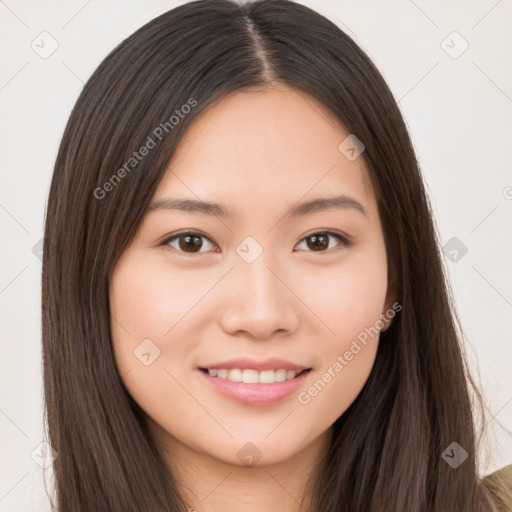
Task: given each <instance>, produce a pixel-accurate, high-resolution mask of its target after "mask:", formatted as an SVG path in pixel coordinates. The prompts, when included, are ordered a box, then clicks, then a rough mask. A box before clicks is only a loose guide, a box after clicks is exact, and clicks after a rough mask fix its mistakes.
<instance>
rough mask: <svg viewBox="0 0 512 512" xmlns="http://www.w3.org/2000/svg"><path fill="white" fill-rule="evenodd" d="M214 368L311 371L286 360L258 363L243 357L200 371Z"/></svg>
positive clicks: (221, 362)
mask: <svg viewBox="0 0 512 512" xmlns="http://www.w3.org/2000/svg"><path fill="white" fill-rule="evenodd" d="M213 368H217V369H218V368H226V369H228V370H231V369H234V368H240V369H242V370H245V369H251V370H257V371H263V370H279V369H284V370H295V371H297V372H299V371H302V370H306V369H309V367H307V366H304V365H301V364H295V363H292V362H290V361H286V360H285V359H279V358H276V357H273V358H271V359H265V360H262V361H257V360H255V359H249V358H247V357H242V358H239V359H230V360H229V361H220V362H218V363H214V364H209V365H208V366H201V367H200V369H204V370H211V369H213Z"/></svg>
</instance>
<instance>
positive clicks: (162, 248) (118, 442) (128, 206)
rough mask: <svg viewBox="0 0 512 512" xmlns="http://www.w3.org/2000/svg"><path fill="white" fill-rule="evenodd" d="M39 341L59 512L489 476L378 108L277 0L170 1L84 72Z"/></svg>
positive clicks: (362, 79)
mask: <svg viewBox="0 0 512 512" xmlns="http://www.w3.org/2000/svg"><path fill="white" fill-rule="evenodd" d="M43 349H44V350H43V352H44V378H45V395H46V396H45V399H46V406H47V420H48V428H49V435H50V441H51V444H52V446H53V448H54V449H55V450H56V451H57V453H58V454H59V455H58V457H57V459H56V460H55V463H54V470H55V479H56V491H57V495H56V501H57V506H58V510H60V511H61V512H68V511H79V510H84V511H86V510H87V511H89V510H108V511H123V512H126V511H131V510H133V511H135V510H137V511H141V510H148V511H149V510H151V511H156V510H159V511H160V510H161V511H163V510H166V511H169V510H173V511H174V510H176V511H177V510H187V509H188V510H198V511H210V510H224V511H226V510H231V509H235V507H236V509H237V510H253V511H254V510H281V511H292V510H293V511H295V510H299V509H303V510H307V511H311V512H313V511H314V512H316V511H320V510H322V511H335V510H336V511H337V510H344V511H349V510H350V511H365V512H369V511H372V512H373V511H391V510H392V511H394V512H401V511H403V512H406V511H407V512H410V511H429V512H437V511H484V510H492V507H493V506H494V505H493V500H494V501H495V500H496V498H495V496H496V492H498V493H499V492H500V491H499V490H498V491H495V492H494V494H493V493H491V492H489V490H488V488H489V487H490V486H489V485H482V483H481V482H480V481H479V477H478V472H477V467H478V458H477V455H478V437H479V436H478V435H475V433H474V423H473V417H472V410H471V404H472V402H471V397H472V393H473V392H475V393H476V396H477V397H479V394H478V391H477V390H476V388H474V386H473V383H472V380H471V378H470V376H469V374H468V372H467V369H466V365H465V362H464V360H463V357H462V353H461V348H460V336H459V334H458V331H457V324H456V321H455V316H454V313H453V312H452V305H451V301H450V297H449V293H448V290H447V287H446V285H445V280H444V275H443V270H442V264H441V260H440V256H439V252H438V249H437V240H436V234H435V231H434V227H433V221H432V215H431V211H430V208H429V204H428V201H427V198H426V194H425V190H424V186H423V183H422V179H421V174H420V171H419V166H418V163H417V160H416V157H415V154H414V151H413V148H412V145H411V142H410V139H409V135H408V133H407V130H406V126H405V124H404V121H403V119H402V116H401V114H400V111H399V109H398V107H397V104H396V102H395V100H394V99H393V96H392V94H391V92H390V91H389V88H388V87H387V85H386V84H385V82H384V80H383V78H382V77H381V75H380V73H379V72H378V70H377V69H376V68H375V66H374V65H373V64H372V62H371V61H370V60H369V58H368V57H367V56H366V55H365V54H364V53H363V52H362V50H361V49H360V48H359V47H358V46H357V45H356V44H355V43H354V42H353V41H352V40H351V39H350V38H349V37H348V36H347V35H346V34H344V33H343V32H342V31H341V30H340V29H339V28H337V27H336V26H335V25H334V24H332V23H331V22H329V21H328V20H326V19H325V18H323V17H322V16H320V15H319V14H317V13H315V12H314V11H312V10H310V9H308V8H306V7H303V6H301V5H297V4H294V3H291V2H288V1H286V0H277V1H271V0H270V1H269V0H262V1H257V2H254V3H247V4H245V5H238V4H236V3H233V2H230V1H227V0H210V1H198V2H192V3H189V4H185V5H182V6H180V7H178V8H176V9H173V10H171V11H169V12H167V13H165V14H163V15H162V16H160V17H158V18H156V19H155V20H153V21H151V22H150V23H148V24H147V25H145V26H144V27H142V28H141V29H139V30H138V31H137V32H136V33H134V34H133V35H132V36H130V37H129V38H128V39H126V40H125V41H124V42H123V43H121V44H120V45H119V46H118V47H117V48H116V49H115V50H114V51H113V52H112V53H111V54H110V55H109V56H108V57H107V58H106V59H105V60H104V61H103V62H102V64H101V65H100V66H99V68H98V69H97V70H96V72H95V73H94V74H93V76H92V77H91V78H90V80H89V81H88V83H87V84H86V86H85V87H84V90H83V92H82V94H81V95H80V97H79V99H78V101H77V104H76V106H75V108H74V110H73V112H72V114H71V117H70V119H69V122H68V126H67V128H66V131H65V133H64V136H63V139H62V143H61V147H60V151H59V154H58V157H57V162H56V165H55V171H54V175H53V180H52V185H51V190H50V196H49V200H48V211H47V219H46V231H45V250H44V261H43ZM480 407H482V406H480Z"/></svg>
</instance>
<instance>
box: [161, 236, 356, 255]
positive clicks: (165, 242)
mask: <svg viewBox="0 0 512 512" xmlns="http://www.w3.org/2000/svg"><path fill="white" fill-rule="evenodd" d="M184 235H195V236H200V237H203V238H206V239H207V240H208V241H209V242H211V243H214V242H213V241H212V240H211V239H210V237H208V236H207V235H206V234H205V233H203V232H202V231H195V230H194V231H181V232H179V233H175V234H173V235H172V236H170V237H167V238H166V239H165V240H163V241H162V242H161V243H160V244H159V246H168V247H170V246H169V244H170V243H171V242H172V241H174V240H177V239H179V238H180V237H181V236H184ZM315 235H328V236H332V237H334V238H336V239H337V240H339V241H340V242H341V243H340V245H342V246H344V247H350V246H351V245H352V241H351V240H349V239H348V238H347V237H346V236H344V235H342V234H341V233H338V232H336V231H330V230H325V231H315V232H314V233H311V234H309V235H307V236H305V237H303V238H301V240H300V241H299V244H300V243H301V242H303V241H304V240H306V239H307V238H310V237H313V236H315ZM171 249H174V250H175V251H177V252H178V253H180V254H183V255H185V256H195V255H198V254H204V252H208V251H204V252H196V253H194V252H191V253H186V252H184V251H180V250H179V249H176V248H175V247H171ZM332 249H333V248H331V249H327V250H323V251H306V252H312V253H314V252H319V253H327V252H329V251H331V250H332Z"/></svg>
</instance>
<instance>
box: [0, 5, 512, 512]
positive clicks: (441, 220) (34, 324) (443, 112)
mask: <svg viewBox="0 0 512 512" xmlns="http://www.w3.org/2000/svg"><path fill="white" fill-rule="evenodd" d="M180 3H184V2H177V1H157V0H154V1H143V0H138V1H133V0H132V1H119V0H117V1H105V0H103V1H100V0H89V1H60V2H49V1H35V0H31V1H28V0H27V1H23V0H0V20H1V27H2V28H1V30H0V44H1V48H2V49H3V51H2V56H1V68H0V108H1V118H0V141H1V142H0V144H1V149H2V159H1V165H2V177H1V185H2V186H1V189H0V190H1V192H0V222H1V227H2V248H1V261H2V265H1V273H0V306H1V314H2V319H1V324H0V325H1V329H2V338H1V343H2V358H1V360H0V378H1V384H2V388H1V395H0V429H1V436H0V439H1V440H2V445H1V460H2V464H1V466H0V511H2V512H6V511H20V512H21V511H24V512H26V511H28V510H30V511H31V510H48V505H47V503H46V500H45V497H44V487H43V470H42V469H41V467H39V466H38V464H37V463H36V462H35V460H33V458H32V457H31V453H32V452H33V451H34V450H36V452H35V456H34V458H35V459H36V460H40V459H38V457H37V453H38V451H37V450H38V448H37V447H38V445H39V444H40V443H41V441H43V424H42V401H41V393H42V389H41V357H40V272H41V262H40V259H39V257H38V252H37V244H38V242H39V240H40V239H41V237H42V230H43V219H44V208H45V203H46V196H47V193H48V187H49V183H50V178H51V173H52V168H53V164H54V160H55V156H56V153H57V148H58V144H59V141H60V138H61V136H62V132H63V129H64V126H65V123H66V121H67V118H68V116H69V113H70V111H71V108H72V106H73V104H74V102H75V100H76V98H77V96H78V94H79V93H80V90H81V88H82V86H83V84H84V82H85V81H86V79H87V78H88V77H89V76H90V75H91V73H92V72H93V71H94V69H95V68H96V67H97V66H98V64H99V63H100V61H101V60H102V59H103V58H104V57H105V56H106V54H107V53H108V52H109V51H110V50H111V49H112V48H113V47H114V46H115V45H117V44H118V43H119V42H120V41H121V40H122V39H124V38H125V37H126V36H128V35H129V34H131V33H132V32H133V31H134V30H136V29H137V28H139V27H140V26H142V25H143V24H144V23H146V22H147V21H149V20H150V19H152V18H154V17H155V16H157V15H159V14H161V13H162V12H164V11H166V10H168V9H170V8H172V7H174V6H176V5H178V4H180ZM303 3H304V4H305V5H308V6H310V7H313V8H314V9H316V10H318V11H319V12H321V13H323V14H324V15H326V16H328V17H329V18H330V19H331V20H333V21H334V22H336V23H337V24H338V25H339V26H340V27H341V28H343V29H344V30H345V31H346V32H348V34H349V35H351V36H352V37H353V38H354V39H355V40H356V41H357V42H358V43H359V44H360V45H361V47H362V48H363V49H364V50H365V51H366V52H367V53H368V54H369V55H370V57H371V58H372V59H373V60H374V62H375V63H376V65H377V66H378V68H379V69H380V70H381V72H382V74H383V75H384V78H385V79H386V80H387V82H388V83H389V85H390V87H391V89H392V91H393V93H394V94H395V97H396V98H397V99H398V100H399V102H400V106H401V109H402V111H403V113H404V116H405V118H406V121H407V124H408V126H409V129H410V132H411V135H412V138H413V141H414V144H415V147H416V150H417V153H418V156H419V158H420V162H421V165H422V168H423V172H424V175H425V179H426V182H427V185H428V188H429V192H430V197H431V200H432V203H433V206H434V209H435V213H436V218H437V223H438V227H439V232H440V239H441V241H442V245H444V244H446V243H447V242H448V241H449V240H450V239H451V238H453V237H457V238H458V239H459V240H460V241H461V242H462V243H463V244H464V245H465V246H466V247H467V248H468V251H467V253H466V254H464V255H462V253H461V252H460V251H459V252H458V255H457V258H458V261H455V262H453V261H450V258H452V259H453V257H454V254H453V253H452V254H451V255H450V254H448V256H447V258H446V266H447V269H448V271H449V273H450V276H451V281H452V284H453V291H454V295H455V299H456V305H457V307H458V311H459V314H460V317H461V319H462V323H463V326H464V329H465V331H466V334H467V336H468V340H469V343H468V347H467V352H468V358H469V360H470V364H471V367H472V368H473V372H474V375H475V377H476V379H477V381H479V382H480V385H481V388H482V390H483V392H484V394H485V397H486V399H487V401H488V404H489V409H490V413H491V417H490V418H489V422H488V425H487V426H488V428H489V434H488V436H487V439H486V445H488V449H487V450H485V451H484V452H483V460H482V464H481V472H482V474H487V473H489V472H491V471H493V470H494V469H497V468H499V467H502V466H503V465H505V464H510V463H511V462H512V437H511V435H510V433H507V432H506V430H504V429H502V428H501V427H500V425H499V424H501V425H503V426H504V427H506V428H508V429H509V430H510V427H511V426H512V377H511V373H512V371H511V368H510V362H511V357H510V321H509V319H510V315H511V312H512V280H511V270H510V262H511V261H512V244H511V241H510V240H511V237H510V235H511V230H510V226H511V222H510V221H511V218H512V173H511V168H512V166H511V160H512V151H511V145H512V144H511V143H512V139H511V132H512V117H511V113H512V68H511V66H510V63H511V62H512V59H511V56H512V40H511V37H510V32H511V27H512V25H511V22H512V2H511V1H510V0H500V1H496V0H478V1H475V0H473V1H440V0H438V1H432V0H431V1H426V0H415V1H414V2H413V1H411V0H395V1H386V2H382V1H369V0H365V1H359V2H358V1H345V0H341V1H335V0H322V1H320V0H317V1H307V2H303ZM43 31H47V32H48V33H49V34H51V37H52V38H54V39H55V40H56V41H57V43H58V45H59V46H58V48H57V50H56V51H55V52H54V53H53V54H52V55H51V56H49V57H48V58H46V59H43V58H41V57H40V56H39V54H38V53H36V52H35V51H34V50H33V49H32V47H31V44H32V42H33V41H35V42H34V43H33V44H34V45H39V47H40V48H41V50H40V51H43V50H42V46H43V45H44V48H46V49H48V48H50V43H51V41H50V39H48V37H49V36H40V34H41V32H43ZM454 31H456V32H458V33H459V34H460V36H461V37H462V38H463V39H464V40H465V41H466V42H467V43H468V44H469V47H468V48H467V50H466V51H464V53H462V54H461V55H460V56H458V57H457V58H453V56H455V55H456V54H458V53H459V52H460V50H461V49H463V47H464V46H463V45H464V41H463V40H462V39H460V38H458V36H456V35H453V34H452V33H453V32H454ZM43 37H46V38H47V39H45V40H44V41H43V42H41V38H43ZM443 41H445V42H444V43H443ZM449 53H451V54H452V56H450V55H449ZM452 243H453V242H452ZM34 246H35V249H34ZM461 255H462V256H461ZM411 457H414V453H411Z"/></svg>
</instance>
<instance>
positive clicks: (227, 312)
mask: <svg viewBox="0 0 512 512" xmlns="http://www.w3.org/2000/svg"><path fill="white" fill-rule="evenodd" d="M348 135H349V133H348V132H347V131H346V130H344V129H343V127H342V126H340V125H338V124H336V123H335V122H334V120H333V118H332V116H331V115H330V114H329V113H328V112H327V111H326V110H325V108H324V107H323V106H322V105H320V104H319V103H317V102H316V101H315V100H314V99H313V98H311V97H310V96H308V95H305V94H303V93H299V92H296V91H294V90H292V89H289V88H286V87H275V88H269V89H264V90H251V91H245V92H238V93H235V94H232V95H230V96H228V97H225V98H223V99H222V100H220V101H219V102H217V103H216V104H214V105H212V106H210V107H209V108H208V109H207V110H205V111H204V112H203V113H202V114H201V115H200V116H199V117H198V118H196V120H195V121H194V123H193V124H192V125H191V127H190V128H189V129H188V131H187V133H186V135H185V137H184V139H182V141H181V143H180V146H179V148H178V151H177V153H176V154H175V157H174V159H173V160H172V162H171V164H170V166H169V169H168V171H167V173H166V175H165V177H164V179H163V180H162V181H161V182H160V184H159V186H158V189H157V190H156V193H155V195H154V197H153V200H152V203H151V204H152V205H153V207H152V208H150V209H148V212H147V213H146V215H145V217H144V219H143V221H142V223H141V224H140V226H139V228H138V231H137V233H136V236H135V237H134V239H133V241H132V242H131V245H129V247H128V248H127V249H126V250H125V252H124V253H123V254H122V255H121V258H120V260H119V261H118V263H117V265H116V267H115V269H114V272H113V274H112V278H111V281H110V302H111V313H112V323H111V328H112V335H113V344H114V351H115V357H116V362H117V365H118V368H119V371H120V374H121V375H122V376H123V380H124V383H125V386H126V388H127V390H128V392H129V393H130V394H131V396H132V397H133V399H134V400H135V401H136V402H137V403H138V404H139V406H140V407H141V408H142V409H143V411H144V412H145V413H146V415H147V421H148V423H149V425H150V428H151V429H153V431H154V432H155V434H156V433H157V435H158V438H159V439H160V440H162V441H163V442H164V443H165V444H166V446H167V447H173V446H176V447H177V446H180V447H181V448H182V449H189V450H193V451H194V452H195V453H201V454H204V455H206V456H208V457H210V458H214V459H217V460H219V461H223V462H225V463H229V464H236V465H242V464H246V463H247V461H248V460H253V461H254V462H257V461H258V460H259V463H260V464H263V463H268V464H271V463H276V462H279V461H284V460H287V459H290V458H292V457H293V456H295V455H296V454H298V453H300V452H301V451H302V450H305V449H306V448H307V447H308V446H309V445H311V444H312V443H314V442H315V441H316V440H318V439H319V438H320V437H321V436H324V435H325V434H326V433H327V432H329V431H330V427H331V426H332V424H333V423H334V421H335V420H336V419H337V418H339V417H340V416H341V415H342V414H343V413H344V412H345V411H346V409H347V408H348V407H349V406H350V404H351V403H352V402H353V401H354V399H355V398H356V397H357V395H358V394H359V392H360V391H361V389H362V387H363V385H364V384H365V382H366V380H367V378H368V376H369V373H370V371H371V368H372V366H373V364H374V360H375V356H376V351H377V346H378V333H377V334H375V332H376V330H378V329H379V328H380V329H382V328H386V326H387V325H388V321H387V318H388V316H387V314H386V312H387V311H389V308H390V307H391V305H392V303H393V294H392V291H391V290H390V288H389V287H388V280H387V275H388V273H387V261H386V252H385V245H384V239H383V232H382V227H381V224H380V220H379V216H378V211H377V204H376V199H375V197H374V194H373V192H372V188H371V185H370V181H369V176H368V173H367V170H366V169H365V166H364V162H363V158H362V157H359V158H355V159H354V158H353V154H352V153H350V152H349V153H347V152H346V151H345V152H344V151H342V150H340V149H339V146H340V143H342V141H344V139H346V137H347V136H348ZM343 148H345V146H343V145H342V149H343ZM356 149H357V148H356ZM347 155H349V156H351V157H352V158H348V157H347ZM127 179H129V178H127ZM332 198H341V199H338V200H337V201H331V202H330V203H328V202H323V203H322V202H317V203H311V204H310V205H309V206H306V203H310V202H312V201H318V200H319V199H332ZM185 200H190V201H197V202H198V203H199V207H198V206H197V205H196V206H193V205H192V203H188V208H186V205H187V203H185V202H184V201H185ZM178 201H181V203H180V202H178ZM205 203H215V204H217V205H218V207H215V208H214V207H210V208H209V209H206V208H205ZM201 205H202V207H201ZM180 206H181V208H180ZM382 314H384V315H385V316H384V318H382ZM381 320H382V321H381ZM240 359H242V361H237V360H240ZM277 359H279V361H277ZM259 364H260V366H258V365H259ZM208 368H209V369H210V370H211V372H210V373H212V374H213V375H209V372H208V371H207V370H206V369H208ZM293 368H295V370H293ZM237 369H238V370H237ZM258 369H259V370H260V371H257V370H258ZM302 369H305V371H302V373H299V372H301V370H302ZM215 370H217V372H215ZM231 370H232V371H231ZM285 370H286V371H285ZM294 371H295V372H296V374H295V373H294ZM215 374H216V375H217V376H215ZM294 375H295V376H294ZM240 379H241V380H243V381H245V382H233V381H237V380H240ZM283 379H287V380H283ZM276 381H277V382H276ZM171 449H172V448H171Z"/></svg>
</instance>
